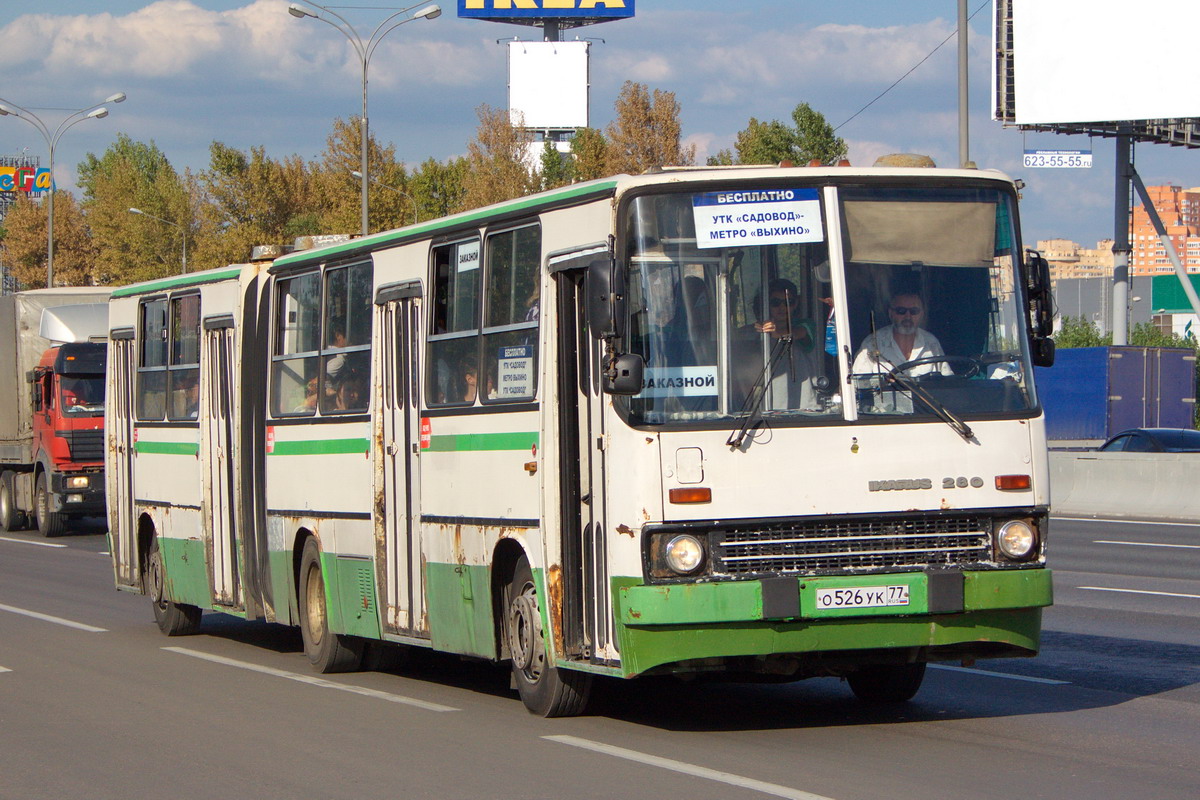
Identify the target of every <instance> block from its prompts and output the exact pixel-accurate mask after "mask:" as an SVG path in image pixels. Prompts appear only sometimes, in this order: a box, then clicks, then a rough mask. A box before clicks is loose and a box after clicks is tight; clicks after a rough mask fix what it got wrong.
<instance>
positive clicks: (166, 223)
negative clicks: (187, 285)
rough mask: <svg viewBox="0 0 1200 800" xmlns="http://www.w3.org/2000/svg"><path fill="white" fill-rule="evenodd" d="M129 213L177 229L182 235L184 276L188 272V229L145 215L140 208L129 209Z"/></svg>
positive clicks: (160, 218)
mask: <svg viewBox="0 0 1200 800" xmlns="http://www.w3.org/2000/svg"><path fill="white" fill-rule="evenodd" d="M129 213H130V214H141V215H142V216H143V217H149V218H150V219H154V220H158V221H159V222H161V223H162V224H164V225H170V226H171V227H173V228H179V230H180V232H181V233H182V234H183V272H184V274H185V275H186V274H187V271H188V270H187V237H188V229H187V228H186V227H185V226H183V225H180V224H179V223H178V222H171V220H169V219H163V218H162V217H156V216H154V215H153V214H147V213H146V212H145V211H142V210H141V209H140V208H131V209H129Z"/></svg>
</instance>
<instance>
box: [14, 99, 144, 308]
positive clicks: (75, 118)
mask: <svg viewBox="0 0 1200 800" xmlns="http://www.w3.org/2000/svg"><path fill="white" fill-rule="evenodd" d="M124 102H125V93H124V92H117V93H116V94H112V95H109V96H108V97H106V98H104V100H103V101H102V102H99V103H96V104H95V105H91V106H88V107H87V108H81V109H79V110H78V111H72V112H71V113H70V114H68V115H67V118H66V119H64V120H63V121H62V122H60V123H59V125H58V127H57V128H55V129H54V133H51V132H50V128H49V127H47V126H46V123H44V122H42V119H41V117H39V116H38V115H37V114H34V113H33V112H32V111H30V110H29V109H27V108H22V107H21V106H19V105H17V104H16V103H10V102H9V101H7V100H5V99H3V98H0V117H7V116H13V117H16V118H17V119H22V120H25V121H26V122H28V123H29V124H30V125H32V126H33V127H35V128H37V131H38V133H40V134H41V135H42V138H43V139H45V140H46V147H47V148H49V150H50V162H49V170H50V194H49V196H48V197H47V203H46V288H51V287H52V286H54V148H55V147H57V146H58V140H59V139H61V138H62V135H63V134H64V133H66V132H67V129H68V128H70V127H71V126H72V125H75V124H76V123H79V122H83V121H84V120H85V119H103V118H105V117H107V116H108V109H107V108H105V107H104V106H105V104H107V103H124Z"/></svg>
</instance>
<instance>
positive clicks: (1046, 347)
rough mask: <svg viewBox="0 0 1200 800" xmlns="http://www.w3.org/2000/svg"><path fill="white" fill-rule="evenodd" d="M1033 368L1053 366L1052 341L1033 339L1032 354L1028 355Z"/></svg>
mask: <svg viewBox="0 0 1200 800" xmlns="http://www.w3.org/2000/svg"><path fill="white" fill-rule="evenodd" d="M1030 357H1031V358H1032V359H1033V365H1034V366H1035V367H1053V366H1054V340H1053V339H1049V338H1047V339H1034V340H1033V352H1032V353H1030Z"/></svg>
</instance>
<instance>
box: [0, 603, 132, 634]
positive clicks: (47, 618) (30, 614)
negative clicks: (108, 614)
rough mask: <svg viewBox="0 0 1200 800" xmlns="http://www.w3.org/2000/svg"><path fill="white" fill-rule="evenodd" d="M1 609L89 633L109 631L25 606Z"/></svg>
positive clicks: (1, 608) (0, 608) (2, 607)
mask: <svg viewBox="0 0 1200 800" xmlns="http://www.w3.org/2000/svg"><path fill="white" fill-rule="evenodd" d="M0 611H8V612H10V613H13V614H20V615H21V616H23V617H33V618H34V619H40V620H43V621H45V622H53V623H54V624H55V625H65V626H67V627H68V628H75V629H76V630H81V631H87V632H88V633H107V631H108V629H107V628H97V627H94V626H92V625H84V624H83V623H82V622H74V621H72V620H69V619H63V618H62V617H52V616H50V615H49V614H39V613H38V612H36V611H29V610H27V609H24V608H14V607H13V606H0Z"/></svg>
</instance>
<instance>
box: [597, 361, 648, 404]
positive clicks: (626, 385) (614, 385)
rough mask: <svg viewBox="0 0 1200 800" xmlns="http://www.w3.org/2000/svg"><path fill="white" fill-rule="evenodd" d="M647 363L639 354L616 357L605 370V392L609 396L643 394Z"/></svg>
mask: <svg viewBox="0 0 1200 800" xmlns="http://www.w3.org/2000/svg"><path fill="white" fill-rule="evenodd" d="M645 369H646V362H645V361H643V360H642V357H641V356H639V355H638V354H637V353H621V354H619V355H614V356H613V358H612V361H611V362H609V365H608V369H606V370H604V387H603V388H604V391H605V392H606V393H607V394H624V395H634V394H641V392H642V382H643V380H644V379H645V378H644V376H645Z"/></svg>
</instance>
